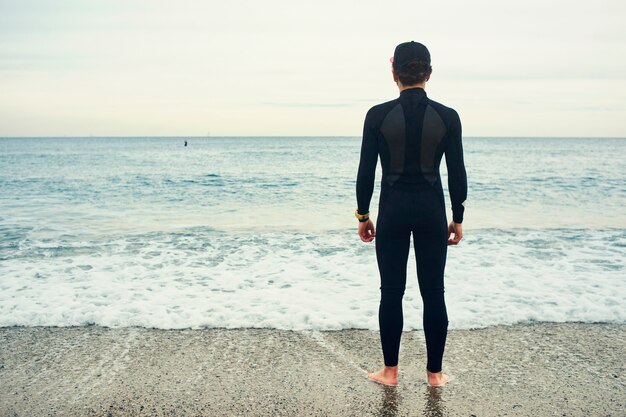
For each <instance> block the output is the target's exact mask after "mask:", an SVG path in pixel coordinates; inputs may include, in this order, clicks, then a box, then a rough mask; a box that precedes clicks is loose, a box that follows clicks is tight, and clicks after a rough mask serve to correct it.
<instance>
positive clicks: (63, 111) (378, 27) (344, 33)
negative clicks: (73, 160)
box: [0, 0, 626, 136]
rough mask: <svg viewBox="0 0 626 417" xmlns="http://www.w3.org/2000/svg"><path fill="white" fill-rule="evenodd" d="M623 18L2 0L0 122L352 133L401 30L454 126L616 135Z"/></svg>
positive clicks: (28, 129) (49, 131) (559, 6)
mask: <svg viewBox="0 0 626 417" xmlns="http://www.w3.org/2000/svg"><path fill="white" fill-rule="evenodd" d="M624 22H626V2H625V1H623V0H615V1H608V0H606V1H605V0H596V1H592V2H590V1H587V2H579V1H573V0H569V1H564V0H563V1H561V0H559V1H550V0H540V1H536V0H528V1H524V2H522V1H501V0H500V1H467V0H458V1H435V0H430V1H416V0H413V1H400V2H393V1H392V2H383V1H365V0H360V1H341V0H334V1H326V0H315V1H298V0H292V1H279V0H253V1H236V0H233V1H212V0H207V1H186V0H184V1H183V0H177V1H172V0H169V1H154V0H150V1H131V0H123V1H119V0H116V1H112V0H106V1H85V0H78V1H30V0H14V1H8V0H0V136H30V135H32V136H53V135H58V136H64V135H68V136H81V135H94V136H96V135H97V136H103V135H115V136H124V135H129V136H135V135H142V136H143V135H156V136H169V135H193V136H202V135H206V134H207V133H208V132H210V134H211V135H212V136H221V135H333V136H334V135H350V136H360V135H361V132H362V125H363V118H364V116H365V113H366V112H367V110H368V109H369V108H370V107H371V106H372V105H374V104H376V103H379V102H382V101H387V100H390V99H393V98H395V97H397V95H398V90H397V87H396V85H395V84H394V83H393V81H392V78H391V72H390V71H391V69H390V65H391V64H390V63H389V57H390V56H391V55H392V54H393V50H394V48H395V46H396V45H397V44H398V43H400V42H404V41H407V40H415V41H419V42H422V43H424V44H425V45H426V46H427V47H428V48H429V49H430V52H431V56H432V65H433V75H432V77H431V81H429V82H428V83H427V86H426V91H427V94H428V95H429V97H431V98H432V99H434V100H437V101H440V102H442V103H444V104H446V105H448V106H450V107H453V108H455V109H457V111H458V112H459V114H460V115H461V119H462V122H463V133H464V135H466V136H626V29H625V27H626V24H625V23H624Z"/></svg>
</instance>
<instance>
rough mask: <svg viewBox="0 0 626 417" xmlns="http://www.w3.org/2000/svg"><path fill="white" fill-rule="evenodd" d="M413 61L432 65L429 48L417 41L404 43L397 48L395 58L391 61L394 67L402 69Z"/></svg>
mask: <svg viewBox="0 0 626 417" xmlns="http://www.w3.org/2000/svg"><path fill="white" fill-rule="evenodd" d="M411 61H422V62H424V63H425V64H426V65H430V52H428V48H426V47H425V46H424V45H422V44H421V43H419V42H415V41H411V42H404V43H401V44H400V45H398V46H396V50H395V51H394V53H393V58H392V59H391V63H392V64H393V67H394V68H400V67H401V66H403V65H404V64H407V63H409V62H411Z"/></svg>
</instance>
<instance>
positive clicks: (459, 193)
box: [445, 111, 467, 223]
mask: <svg viewBox="0 0 626 417" xmlns="http://www.w3.org/2000/svg"><path fill="white" fill-rule="evenodd" d="M449 128H450V130H449V132H448V139H447V143H446V150H445V154H446V166H447V167H448V191H449V192H450V200H451V203H452V220H453V221H454V222H455V223H462V222H463V211H464V210H465V207H464V204H465V200H466V198H467V173H466V172H465V164H464V162H463V144H462V142H461V136H462V132H461V119H460V118H459V114H458V113H457V112H456V111H454V114H453V118H452V123H451V124H450V127H449Z"/></svg>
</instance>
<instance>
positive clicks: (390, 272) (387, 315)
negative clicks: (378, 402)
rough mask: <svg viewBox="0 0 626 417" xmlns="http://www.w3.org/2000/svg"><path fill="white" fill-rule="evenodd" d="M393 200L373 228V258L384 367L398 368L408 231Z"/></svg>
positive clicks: (408, 239)
mask: <svg viewBox="0 0 626 417" xmlns="http://www.w3.org/2000/svg"><path fill="white" fill-rule="evenodd" d="M393 200H395V201H393V202H392V204H393V206H391V205H389V206H388V207H386V208H385V210H384V214H383V216H379V219H378V225H377V229H376V259H377V262H378V270H379V272H380V283H381V285H380V306H379V310H378V323H379V326H380V341H381V345H382V350H383V356H384V360H385V365H386V366H397V365H398V354H399V350H400V338H401V337H402V327H403V324H404V323H403V316H402V297H403V295H404V290H405V287H406V268H407V259H408V256H409V247H410V240H411V229H410V227H408V226H407V225H406V223H405V222H404V221H402V220H403V216H402V215H401V209H402V201H400V199H393ZM387 203H389V201H387Z"/></svg>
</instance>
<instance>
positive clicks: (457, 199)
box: [356, 88, 467, 372]
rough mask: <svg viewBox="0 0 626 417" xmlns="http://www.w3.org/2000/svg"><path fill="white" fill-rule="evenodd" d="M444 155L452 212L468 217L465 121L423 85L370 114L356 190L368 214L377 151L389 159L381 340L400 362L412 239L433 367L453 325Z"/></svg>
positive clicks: (382, 226) (381, 239) (383, 206)
mask: <svg viewBox="0 0 626 417" xmlns="http://www.w3.org/2000/svg"><path fill="white" fill-rule="evenodd" d="M444 154H445V157H446V165H447V168H448V190H449V193H450V200H451V203H452V218H453V220H454V221H455V222H456V223H462V221H463V211H464V205H463V204H464V203H465V199H466V197H467V176H466V172H465V165H464V162H463V147H462V143H461V121H460V118H459V115H458V113H457V112H456V111H455V110H453V109H451V108H449V107H446V106H444V105H443V104H440V103H438V102H436V101H433V100H430V99H429V98H428V97H427V95H426V92H425V91H424V89H423V88H409V89H406V90H402V91H401V92H400V96H399V97H398V98H397V99H395V100H391V101H388V102H385V103H382V104H379V105H376V106H374V107H372V108H371V109H370V110H369V111H368V112H367V115H366V117H365V125H364V129H363V142H362V145H361V158H360V163H359V169H358V175H357V181H356V195H357V204H358V211H359V213H360V214H365V213H368V212H369V204H370V200H371V198H372V193H373V191H374V179H375V172H376V163H377V160H378V156H379V155H380V160H381V164H382V171H383V175H382V179H381V192H380V200H379V206H378V219H377V223H376V239H375V242H376V258H377V262H378V269H379V271H380V281H381V285H380V290H381V298H380V307H379V313H378V319H379V325H380V338H381V344H382V350H383V356H384V360H385V365H387V366H396V365H397V364H398V354H399V349H400V338H401V336H402V327H403V317H402V297H403V295H404V290H405V285H406V270H407V267H406V266H407V260H408V254H409V246H410V237H411V233H413V245H414V249H415V257H416V263H417V277H418V282H419V288H420V293H421V296H422V300H423V303H424V333H425V336H426V348H427V356H428V363H427V365H426V367H427V369H428V370H429V371H431V372H439V371H441V361H442V358H443V351H444V348H445V343H446V336H447V331H448V315H447V311H446V304H445V300H444V280H443V277H444V269H445V263H446V255H447V247H448V245H447V240H448V225H447V222H448V220H447V216H446V208H445V201H444V194H443V187H442V184H441V177H440V175H439V164H440V162H441V158H442V156H443V155H444Z"/></svg>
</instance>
